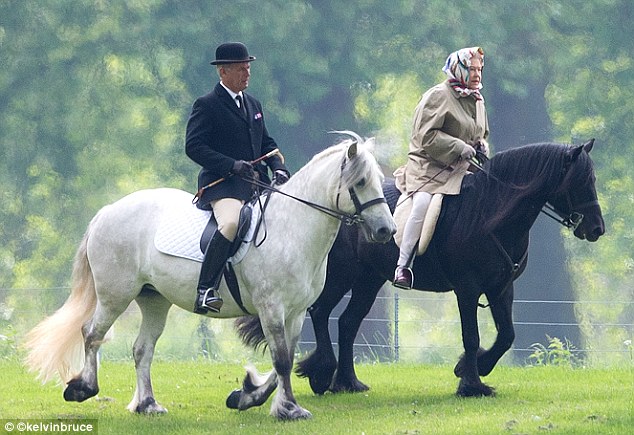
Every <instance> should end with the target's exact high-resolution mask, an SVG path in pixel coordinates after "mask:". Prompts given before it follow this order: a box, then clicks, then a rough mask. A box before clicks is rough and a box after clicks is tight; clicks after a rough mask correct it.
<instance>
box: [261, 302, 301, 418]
mask: <svg viewBox="0 0 634 435" xmlns="http://www.w3.org/2000/svg"><path fill="white" fill-rule="evenodd" d="M304 318H305V313H304V312H301V313H299V314H297V315H295V316H293V317H289V318H287V320H286V327H284V326H283V325H281V324H279V323H277V322H271V323H272V325H271V326H272V327H271V328H268V327H267V326H266V325H267V324H266V323H265V322H264V323H263V324H262V326H263V327H264V333H265V335H266V337H267V342H268V343H269V347H270V349H271V356H272V358H273V367H274V368H275V371H276V373H277V376H278V384H279V385H278V387H279V388H278V389H277V393H276V394H275V397H274V398H273V403H272V404H271V415H273V416H274V417H277V418H279V419H280V420H297V419H300V418H311V417H312V414H311V413H310V411H308V410H306V409H304V408H302V407H301V406H299V405H298V404H297V401H296V400H295V395H294V394H293V389H292V387H291V372H292V369H293V359H294V356H295V348H296V346H297V341H298V340H299V336H300V333H301V331H302V325H303V324H304ZM269 337H270V338H272V339H269Z"/></svg>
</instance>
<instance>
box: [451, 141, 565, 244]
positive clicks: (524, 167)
mask: <svg viewBox="0 0 634 435" xmlns="http://www.w3.org/2000/svg"><path fill="white" fill-rule="evenodd" d="M568 149H569V146H568V145H563V144H554V143H538V144H531V145H525V146H521V147H518V148H512V149H509V150H506V151H502V152H500V153H498V154H496V155H495V156H494V157H493V158H492V159H491V160H489V161H488V162H487V163H486V164H485V165H484V171H479V172H476V173H475V174H473V175H472V176H468V177H465V182H464V183H463V187H462V193H461V195H460V196H461V197H462V202H461V210H460V219H461V221H462V222H463V223H462V224H461V225H459V226H458V231H459V232H460V233H461V234H460V237H462V238H463V239H465V240H466V238H467V237H469V235H471V234H474V233H477V232H482V231H485V232H490V231H493V230H495V228H497V227H498V226H499V225H500V224H501V223H503V222H505V221H506V220H507V219H508V218H509V217H510V216H511V213H512V211H513V210H515V209H516V206H517V204H518V203H520V202H521V201H522V200H523V199H524V198H526V197H527V196H531V195H534V194H535V193H536V192H543V195H544V200H546V198H547V197H548V196H549V195H550V194H552V193H554V192H555V191H556V190H557V189H558V188H559V185H560V182H561V176H562V171H563V168H564V162H565V155H566V150H568Z"/></svg>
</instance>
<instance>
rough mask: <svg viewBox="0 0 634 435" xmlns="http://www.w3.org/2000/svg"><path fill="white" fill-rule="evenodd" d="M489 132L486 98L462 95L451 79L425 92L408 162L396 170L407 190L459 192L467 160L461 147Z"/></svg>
mask: <svg viewBox="0 0 634 435" xmlns="http://www.w3.org/2000/svg"><path fill="white" fill-rule="evenodd" d="M488 135H489V125H488V120H487V116H486V109H485V107H484V101H483V100H476V99H475V97H473V96H469V97H459V96H458V93H457V92H456V91H454V90H453V89H452V88H451V86H449V84H448V82H446V81H445V82H443V83H440V84H438V85H436V86H434V87H433V88H431V89H429V90H428V91H427V92H425V93H424V94H423V97H422V98H421V100H420V102H419V103H418V106H416V110H415V113H414V124H413V127H412V136H411V139H410V143H409V153H408V160H407V163H406V164H405V165H404V166H402V167H400V168H399V169H397V170H396V171H395V172H394V175H395V177H396V185H397V186H398V188H399V189H400V190H401V192H404V193H410V192H414V191H423V192H429V193H444V194H447V195H457V194H458V193H460V185H461V183H462V179H463V177H464V175H465V174H466V172H467V168H468V166H469V164H468V162H464V161H460V160H459V159H460V154H461V153H462V150H463V149H464V148H465V147H467V146H470V145H467V144H474V143H475V142H476V141H477V140H480V139H485V140H486V138H487V137H488Z"/></svg>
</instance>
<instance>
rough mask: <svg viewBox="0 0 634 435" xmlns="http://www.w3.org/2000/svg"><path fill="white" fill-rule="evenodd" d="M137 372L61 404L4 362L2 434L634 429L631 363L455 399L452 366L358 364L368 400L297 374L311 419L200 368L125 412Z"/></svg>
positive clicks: (532, 371) (159, 370)
mask: <svg viewBox="0 0 634 435" xmlns="http://www.w3.org/2000/svg"><path fill="white" fill-rule="evenodd" d="M133 366H134V364H133V363H132V362H105V363H103V365H102V367H101V370H100V379H99V380H100V388H101V392H100V395H99V397H98V398H97V399H94V398H93V399H90V400H88V401H86V402H84V403H67V402H65V401H64V399H63V397H62V389H61V387H59V386H55V385H46V386H42V385H41V384H40V383H39V382H37V381H36V380H35V379H34V377H33V375H32V374H30V373H27V372H26V370H25V369H24V368H23V367H22V366H20V365H19V364H18V363H16V362H10V361H0V419H4V420H5V421H2V427H0V433H7V432H6V431H5V429H4V424H5V422H6V419H31V421H36V420H37V419H43V420H48V419H62V420H63V421H66V419H76V418H78V419H91V420H96V421H97V424H98V433H99V434H161V435H162V434H203V433H213V434H215V433H218V434H223V433H226V434H240V433H244V434H249V435H251V434H321V435H325V434H368V435H369V434H544V433H548V434H564V433H565V434H628V433H632V430H633V429H632V428H633V427H634V405H633V398H634V374H633V372H632V368H631V367H629V368H624V369H572V368H569V367H553V366H546V367H530V368H526V367H525V368H519V367H503V366H502V367H498V368H496V369H495V370H494V371H493V373H492V374H491V375H490V376H489V377H487V378H486V379H485V381H486V382H487V383H489V384H490V385H492V386H494V387H496V389H497V395H496V396H495V397H492V398H470V399H461V398H457V397H456V396H455V395H454V391H455V389H456V386H457V379H456V378H455V377H454V376H453V372H452V367H449V366H421V365H410V364H365V365H359V366H358V368H357V372H358V375H359V377H360V379H362V380H363V381H365V382H366V383H369V384H370V385H371V387H372V388H371V390H370V391H369V392H367V393H364V394H339V395H333V394H326V395H324V396H315V395H313V394H312V392H311V391H310V388H309V386H308V382H307V381H306V380H304V379H299V378H294V379H293V386H294V390H295V395H296V398H297V400H298V402H299V403H300V405H302V406H303V407H304V408H307V409H308V410H310V411H311V412H312V413H313V418H312V419H310V420H303V421H296V422H280V421H277V420H275V419H274V418H273V417H271V416H269V414H268V412H269V406H270V399H269V401H268V402H267V403H266V404H265V405H264V406H262V407H260V408H253V409H249V410H247V411H244V412H238V411H234V410H229V409H227V408H226V407H225V405H224V403H225V399H226V397H227V395H228V394H229V392H231V391H232V390H233V389H235V388H239V386H240V383H241V380H242V378H243V375H244V370H243V368H242V367H240V366H239V365H237V364H210V363H206V362H155V363H154V366H153V379H154V390H155V394H156V398H157V401H158V402H159V403H161V404H162V405H163V406H165V407H167V409H168V410H169V413H168V414H166V415H160V416H142V415H134V414H131V413H129V412H128V411H127V410H126V409H125V407H126V405H127V404H128V402H129V401H130V399H131V397H132V394H133V392H134V382H135V380H134V379H135V378H134V377H135V375H134V367H133ZM259 368H260V369H261V370H266V369H267V367H266V366H263V367H259ZM12 433H18V432H17V431H14V432H12Z"/></svg>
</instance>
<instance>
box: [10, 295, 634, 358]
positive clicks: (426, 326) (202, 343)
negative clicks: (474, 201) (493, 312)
mask: <svg viewBox="0 0 634 435" xmlns="http://www.w3.org/2000/svg"><path fill="white" fill-rule="evenodd" d="M68 293H69V288H67V287H52V288H45V289H6V288H0V356H2V355H3V352H4V353H5V354H6V353H7V352H8V351H7V350H6V349H5V350H4V351H3V344H4V347H5V348H8V347H9V345H12V346H13V347H14V348H19V346H20V344H21V341H22V339H23V336H24V334H25V333H26V331H27V330H28V329H30V328H31V327H33V326H34V325H35V324H36V323H37V322H39V321H40V320H41V319H42V318H44V317H45V316H46V315H50V314H52V312H53V311H54V310H55V309H56V308H57V306H49V305H51V304H52V303H51V302H48V303H37V302H38V300H39V301H63V300H65V298H66V296H67V295H68ZM19 294H22V295H23V296H24V297H23V298H19V299H20V300H17V299H18V298H17V297H16V295H19ZM44 295H46V297H44ZM349 301H350V295H346V296H344V298H343V300H342V301H341V302H340V303H339V305H337V307H336V308H335V309H334V310H333V312H332V314H331V316H330V319H329V325H328V329H329V333H330V335H331V338H332V342H333V348H334V351H335V352H338V337H339V331H338V330H339V323H340V322H339V320H340V319H341V315H342V313H343V311H344V310H345V307H346V306H347V304H348V302H349ZM59 304H61V302H58V305H59ZM561 307H568V308H570V307H572V308H573V309H574V313H575V316H574V318H572V319H559V318H557V316H558V315H559V314H560V313H561V311H562V310H561V309H560V308H561ZM528 308H530V309H529V310H528V311H529V314H530V312H532V313H533V314H534V315H533V318H530V317H531V316H530V315H529V316H528V317H527V316H526V313H525V311H527V309H528ZM592 310H595V311H599V312H601V313H603V315H602V316H596V315H592V316H590V315H588V312H591V313H592ZM632 312H634V302H632V301H613V300H612V301H558V300H528V299H517V300H515V302H514V317H515V321H514V326H515V329H516V334H517V339H516V342H515V344H514V346H513V348H512V350H511V352H508V353H507V355H506V356H505V357H504V359H503V362H507V363H511V364H517V363H519V364H521V363H525V362H527V361H528V360H529V359H530V358H531V355H533V356H534V355H535V353H536V352H539V351H543V350H544V349H546V350H548V349H549V346H552V344H553V340H555V339H557V340H559V342H560V343H562V345H563V346H564V348H563V351H566V352H568V353H569V354H570V355H572V356H573V357H575V358H579V359H583V360H585V361H588V362H589V363H592V364H623V363H629V364H632V363H633V350H632V341H633V336H634V322H633V320H632V317H631V313H632ZM618 313H621V314H618ZM622 313H626V315H623V314H622ZM627 313H629V315H627ZM553 317H554V318H553ZM139 324H140V313H139V310H138V307H136V305H135V304H134V303H133V304H132V305H131V306H130V308H129V309H128V310H127V311H126V312H125V313H124V315H122V316H121V318H120V319H119V320H118V321H117V322H116V323H115V326H114V339H113V340H112V343H109V344H108V345H107V346H106V347H105V350H104V356H105V357H109V358H112V359H124V358H130V355H131V347H132V344H133V343H134V340H135V339H136V334H137V331H138V326H139ZM344 324H345V322H344ZM343 327H345V325H344V326H343ZM478 327H479V331H480V335H481V337H482V345H483V347H488V346H490V345H491V344H492V342H493V340H494V339H495V336H496V333H497V332H496V328H495V324H494V322H493V320H492V318H491V316H490V314H489V310H486V309H485V310H479V313H478ZM571 337H574V339H573V338H571ZM555 342H556V343H557V341H555ZM298 347H299V349H298V351H299V353H300V354H306V353H308V352H311V351H312V350H313V349H314V348H315V335H314V332H313V324H312V320H311V318H310V316H308V315H307V317H306V321H305V324H304V328H303V330H302V335H301V338H300V342H299V345H298ZM462 351H463V348H462V339H461V324H460V318H459V314H458V310H457V304H456V301H455V296H454V295H453V293H443V294H436V293H424V292H416V291H395V289H394V288H393V287H391V286H384V288H383V289H381V291H380V293H379V296H378V297H377V300H376V302H375V304H374V306H373V308H372V310H371V311H370V313H369V314H368V316H366V318H365V319H364V320H363V322H362V325H361V328H360V330H359V333H358V335H357V337H356V340H355V344H354V354H355V359H356V360H357V361H361V360H370V361H379V362H384V361H403V362H423V363H447V362H452V361H455V360H456V359H457V358H458V356H459V355H460V354H461V353H462ZM201 356H202V357H204V358H209V359H214V360H235V359H243V358H244V357H245V352H244V347H243V346H242V344H241V343H240V342H239V339H238V338H237V335H236V334H235V332H234V329H233V321H232V320H217V319H207V318H204V317H201V316H192V315H191V313H187V312H185V311H183V310H180V309H177V308H176V309H172V310H171V311H170V314H169V317H168V323H167V326H166V329H165V332H164V333H163V335H162V337H161V340H160V341H159V344H158V345H157V357H159V358H161V357H162V358H171V359H190V358H200V357H201Z"/></svg>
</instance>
